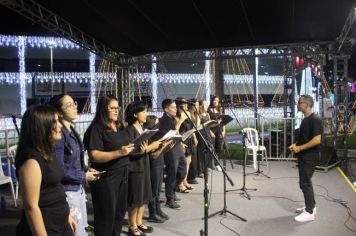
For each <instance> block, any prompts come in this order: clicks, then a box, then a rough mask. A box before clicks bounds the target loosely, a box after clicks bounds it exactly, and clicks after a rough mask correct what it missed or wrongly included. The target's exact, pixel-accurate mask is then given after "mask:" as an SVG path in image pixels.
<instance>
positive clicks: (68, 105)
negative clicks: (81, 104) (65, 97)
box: [64, 101, 78, 110]
mask: <svg viewBox="0 0 356 236" xmlns="http://www.w3.org/2000/svg"><path fill="white" fill-rule="evenodd" d="M77 107H78V103H77V101H74V102H71V103H68V104H67V105H66V106H65V107H64V110H74V109H75V108H77Z"/></svg>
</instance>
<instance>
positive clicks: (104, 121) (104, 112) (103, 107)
mask: <svg viewBox="0 0 356 236" xmlns="http://www.w3.org/2000/svg"><path fill="white" fill-rule="evenodd" d="M111 101H118V100H117V98H116V97H115V96H114V95H104V96H103V97H101V98H100V99H99V101H98V104H97V105H96V113H95V117H94V119H93V122H92V123H98V124H99V125H100V126H101V127H102V128H103V129H104V130H111V127H110V124H109V109H108V107H109V104H110V102H111ZM116 127H117V129H121V128H122V127H123V125H122V124H121V122H120V119H118V120H117V122H116Z"/></svg>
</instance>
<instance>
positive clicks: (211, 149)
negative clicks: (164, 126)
mask: <svg viewBox="0 0 356 236" xmlns="http://www.w3.org/2000/svg"><path fill="white" fill-rule="evenodd" d="M182 110H183V112H184V114H185V115H186V116H187V119H188V120H189V122H190V123H191V124H192V125H193V127H194V129H195V130H196V132H197V133H198V136H199V137H200V139H201V140H202V141H203V143H204V145H205V152H204V153H205V157H204V218H203V219H204V230H203V229H202V230H200V235H205V236H208V213H209V196H208V194H209V189H208V168H207V165H206V164H207V163H206V154H207V153H210V154H211V155H212V157H213V158H214V160H215V161H216V163H217V164H218V165H219V166H220V167H221V170H222V173H223V175H224V177H226V178H227V180H228V181H229V183H230V184H231V186H234V182H233V181H232V180H231V178H230V177H229V176H228V174H227V173H226V171H225V169H224V168H223V167H222V165H221V163H220V161H219V159H218V157H217V154H216V152H215V150H214V147H213V146H212V145H211V143H209V142H208V141H207V140H206V139H205V138H204V136H203V135H202V134H201V132H200V131H199V129H198V127H197V126H196V125H195V124H194V122H193V121H192V119H191V118H190V117H189V116H188V114H187V111H185V110H184V109H182ZM202 126H203V129H204V130H205V127H204V125H203V124H202ZM236 216H237V215H236ZM237 217H239V216H237ZM239 218H241V217H239ZM241 219H242V220H244V221H246V220H245V219H243V218H241Z"/></svg>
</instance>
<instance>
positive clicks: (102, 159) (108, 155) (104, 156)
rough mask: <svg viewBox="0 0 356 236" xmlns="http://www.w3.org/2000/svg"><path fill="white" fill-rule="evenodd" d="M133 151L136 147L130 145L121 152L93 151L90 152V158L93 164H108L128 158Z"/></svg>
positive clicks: (120, 150)
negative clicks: (118, 159)
mask: <svg viewBox="0 0 356 236" xmlns="http://www.w3.org/2000/svg"><path fill="white" fill-rule="evenodd" d="M133 149H134V145H133V144H129V145H127V146H123V147H122V148H121V149H119V150H115V151H111V152H104V151H99V150H91V151H89V152H88V154H89V157H90V159H91V161H92V162H96V163H106V162H109V161H111V160H114V159H117V158H121V157H124V156H127V155H128V154H129V153H130V152H132V150H133Z"/></svg>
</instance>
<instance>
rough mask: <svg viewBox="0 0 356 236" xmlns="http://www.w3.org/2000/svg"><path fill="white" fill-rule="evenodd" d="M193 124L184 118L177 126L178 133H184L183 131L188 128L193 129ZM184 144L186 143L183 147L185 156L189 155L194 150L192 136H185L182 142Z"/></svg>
mask: <svg viewBox="0 0 356 236" xmlns="http://www.w3.org/2000/svg"><path fill="white" fill-rule="evenodd" d="M193 128H194V127H193V125H192V123H190V121H189V120H188V119H186V120H185V121H184V122H183V123H182V125H181V126H180V128H179V133H180V134H184V133H185V132H187V131H188V130H191V129H193ZM183 143H184V144H185V145H187V147H186V148H185V153H184V154H185V157H189V156H191V155H192V154H193V152H194V150H193V149H194V144H193V137H192V136H190V137H189V138H187V139H186V140H185V141H184V142H183Z"/></svg>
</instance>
